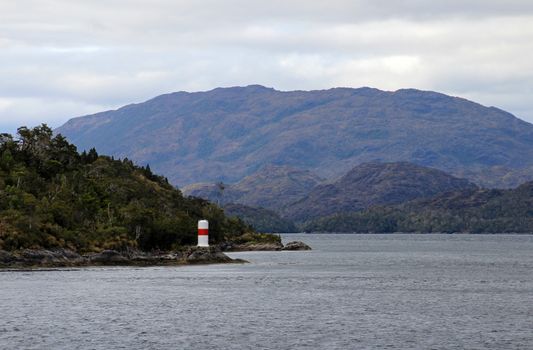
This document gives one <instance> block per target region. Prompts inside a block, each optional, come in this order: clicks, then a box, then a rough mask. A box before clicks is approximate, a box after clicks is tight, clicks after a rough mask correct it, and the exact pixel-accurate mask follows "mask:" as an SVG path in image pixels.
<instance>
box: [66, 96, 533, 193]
mask: <svg viewBox="0 0 533 350" xmlns="http://www.w3.org/2000/svg"><path fill="white" fill-rule="evenodd" d="M56 132H59V133H62V134H63V135H65V136H67V137H68V138H69V140H71V141H72V142H73V143H75V144H76V145H77V146H78V147H79V148H80V149H89V148H91V147H96V149H97V150H98V151H99V152H102V153H107V154H110V155H113V156H115V157H121V158H124V157H128V158H130V159H133V160H134V161H136V162H138V163H140V164H146V163H149V164H150V166H151V168H152V169H153V170H155V171H156V172H158V173H161V174H164V175H165V176H167V177H168V178H169V180H170V181H171V182H172V183H174V184H176V185H180V186H184V185H188V184H191V183H197V182H210V183H213V182H218V181H223V182H227V183H234V182H238V181H240V180H241V179H243V178H244V177H246V176H248V175H251V174H253V173H255V172H257V170H258V169H260V168H262V167H263V166H264V165H265V164H276V165H286V166H291V167H297V168H301V169H307V170H310V171H313V172H314V173H316V174H318V175H319V176H321V177H324V178H333V177H336V176H340V175H341V174H343V173H345V172H347V171H348V170H349V169H351V168H352V167H353V166H354V165H356V164H361V163H364V162H372V161H381V162H395V161H408V162H412V163H416V164H419V165H424V166H430V167H434V168H438V169H441V170H444V171H447V172H450V173H452V174H456V175H459V176H467V177H468V178H470V179H475V180H476V181H477V183H478V184H480V185H490V186H504V187H505V186H516V185H517V184H519V183H520V182H522V181H524V180H528V179H532V178H533V175H530V174H531V173H530V172H528V171H526V170H525V169H527V168H531V167H533V125H531V124H529V123H526V122H524V121H522V120H519V119H517V118H515V117H514V116H512V115H511V114H509V113H506V112H504V111H501V110H499V109H496V108H492V107H491V108H487V107H484V106H481V105H479V104H476V103H473V102H470V101H467V100H464V99H461V98H456V97H451V96H446V95H443V94H439V93H435V92H427V91H418V90H398V91H395V92H387V91H380V90H377V89H370V88H361V89H347V88H337V89H330V90H321V91H290V92H282V91H276V90H274V89H268V88H265V87H262V86H248V87H234V88H218V89H215V90H212V91H207V92H197V93H186V92H177V93H172V94H167V95H162V96H159V97H156V98H154V99H152V100H149V101H146V102H144V103H139V104H133V105H129V106H125V107H123V108H120V109H118V110H116V111H108V112H102V113H98V114H95V115H91V116H85V117H80V118H75V119H72V120H70V121H69V122H67V123H66V124H65V125H63V126H62V127H60V128H59V129H58V130H56ZM502 172H505V178H502V176H501V174H502ZM515 174H516V175H515Z"/></svg>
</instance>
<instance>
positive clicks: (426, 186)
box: [283, 162, 476, 222]
mask: <svg viewBox="0 0 533 350" xmlns="http://www.w3.org/2000/svg"><path fill="white" fill-rule="evenodd" d="M474 188H476V186H475V185H473V184H472V183H470V182H468V181H467V180H464V179H459V178H456V177H453V176H451V175H448V174H446V173H444V172H442V171H440V170H436V169H431V168H426V167H422V166H419V165H415V164H411V163H405V162H397V163H365V164H361V165H359V166H356V167H355V168H353V169H352V170H351V171H349V172H348V173H347V174H346V175H344V176H343V177H341V178H340V179H338V180H337V181H335V182H333V183H330V184H324V185H319V186H317V187H315V188H314V189H313V190H312V191H311V192H310V193H309V195H307V196H306V197H305V198H304V199H302V200H300V201H298V202H296V203H293V204H292V205H290V206H288V207H287V209H286V210H285V211H284V213H283V214H284V216H285V217H287V218H290V219H292V220H294V221H296V222H303V221H308V220H313V219H316V218H319V217H324V216H328V215H332V214H339V213H347V212H354V211H358V210H362V209H365V208H369V207H372V206H377V205H391V204H399V203H403V202H407V201H410V200H413V199H417V198H430V197H433V196H435V195H437V194H439V193H444V192H452V191H458V190H465V189H474Z"/></svg>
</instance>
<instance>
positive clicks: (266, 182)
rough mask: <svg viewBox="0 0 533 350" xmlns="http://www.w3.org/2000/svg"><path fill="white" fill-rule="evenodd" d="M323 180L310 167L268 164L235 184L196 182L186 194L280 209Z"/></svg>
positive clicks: (185, 189) (219, 201) (218, 200)
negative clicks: (299, 167) (298, 167)
mask: <svg viewBox="0 0 533 350" xmlns="http://www.w3.org/2000/svg"><path fill="white" fill-rule="evenodd" d="M321 181H323V179H321V178H320V177H318V176H317V175H315V174H313V173H312V172H310V171H309V170H301V169H297V168H293V167H289V166H275V165H268V166H265V167H263V168H261V169H260V170H259V171H257V172H256V173H254V174H252V175H249V176H247V177H245V178H244V179H242V180H241V181H239V182H238V183H236V184H223V188H221V187H220V185H221V184H220V183H219V184H205V183H200V184H193V185H190V186H186V187H185V188H183V193H184V194H186V195H191V196H195V197H200V198H204V199H208V200H211V201H213V202H218V203H221V204H224V203H240V204H244V205H247V206H252V207H263V208H268V209H272V210H277V211H280V210H281V209H282V208H283V207H285V206H286V205H288V204H290V203H293V202H295V201H297V200H300V199H302V198H303V197H304V196H306V195H307V194H308V193H309V191H311V189H312V188H313V187H315V186H316V185H317V184H319V183H320V182H321Z"/></svg>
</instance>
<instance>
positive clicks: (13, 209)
mask: <svg viewBox="0 0 533 350" xmlns="http://www.w3.org/2000/svg"><path fill="white" fill-rule="evenodd" d="M18 135H19V137H18V139H15V138H13V137H12V136H11V135H7V134H2V135H0V249H6V250H16V249H23V248H53V247H66V248H70V249H75V250H78V251H81V252H86V251H98V250H101V249H125V248H126V247H139V248H141V249H144V250H153V249H161V250H167V249H171V248H175V247H178V246H181V245H188V244H195V243H196V235H197V232H196V230H197V229H196V224H197V221H198V220H200V219H207V220H209V222H210V228H211V229H210V240H211V241H212V243H217V242H221V241H223V240H226V239H229V238H231V237H233V236H240V235H242V234H243V233H245V232H248V231H250V230H251V229H250V227H248V226H247V225H246V224H244V223H243V222H241V221H236V220H235V219H233V218H227V217H226V216H224V212H223V211H222V209H220V208H219V207H218V206H216V205H214V204H212V203H210V202H208V201H205V200H200V199H197V198H186V197H183V195H182V194H181V192H180V191H179V190H177V189H175V188H173V187H172V186H171V185H170V184H169V183H168V181H167V179H166V178H164V177H161V176H158V175H155V174H153V173H152V171H151V170H150V167H149V166H146V167H138V166H135V165H134V164H133V162H132V161H131V160H128V159H127V158H126V159H124V160H115V159H113V158H110V157H106V156H101V155H98V153H97V152H96V150H95V149H91V150H90V151H89V152H85V151H84V152H83V153H82V154H79V153H78V152H77V150H76V147H75V146H73V145H71V144H69V143H68V142H67V141H66V140H65V138H63V137H62V136H61V135H57V136H53V133H52V130H51V129H50V128H48V127H47V126H46V125H44V124H43V125H41V126H39V127H36V128H34V129H28V128H25V127H22V128H19V130H18Z"/></svg>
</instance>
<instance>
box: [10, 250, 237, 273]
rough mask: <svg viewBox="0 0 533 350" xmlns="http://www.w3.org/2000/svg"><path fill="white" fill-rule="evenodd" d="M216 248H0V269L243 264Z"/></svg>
mask: <svg viewBox="0 0 533 350" xmlns="http://www.w3.org/2000/svg"><path fill="white" fill-rule="evenodd" d="M243 263H247V261H246V260H243V259H233V258H230V257H229V256H227V255H226V254H224V253H223V252H222V250H221V249H220V248H219V247H217V246H213V247H189V248H187V249H185V250H183V251H172V252H158V253H154V252H142V251H139V250H126V251H116V250H104V251H102V252H100V253H94V254H85V255H80V254H78V253H76V252H74V251H72V250H68V249H50V250H48V249H36V250H33V249H24V250H21V251H16V252H7V251H3V250H2V251H0V271H9V270H11V271H14V270H17V271H20V270H34V269H55V268H83V267H109V266H117V267H119V266H124V267H128V266H137V267H149V266H186V265H203V264H243Z"/></svg>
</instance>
